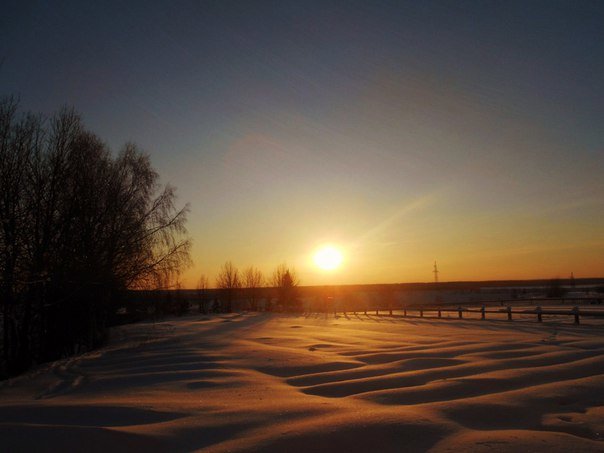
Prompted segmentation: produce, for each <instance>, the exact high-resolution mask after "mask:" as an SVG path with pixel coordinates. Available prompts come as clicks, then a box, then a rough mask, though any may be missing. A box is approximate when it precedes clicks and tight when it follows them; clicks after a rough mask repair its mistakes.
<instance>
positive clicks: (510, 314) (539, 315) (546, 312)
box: [334, 305, 604, 324]
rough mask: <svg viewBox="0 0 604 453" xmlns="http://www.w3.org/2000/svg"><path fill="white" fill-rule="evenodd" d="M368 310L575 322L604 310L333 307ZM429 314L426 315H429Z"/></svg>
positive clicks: (423, 315)
mask: <svg viewBox="0 0 604 453" xmlns="http://www.w3.org/2000/svg"><path fill="white" fill-rule="evenodd" d="M368 311H371V312H373V311H375V314H376V316H380V311H381V312H382V314H383V315H387V316H392V317H399V318H407V317H415V318H426V317H431V318H442V317H443V316H442V315H443V313H455V314H456V315H457V318H459V319H463V318H464V313H478V314H480V319H487V315H495V314H497V315H505V316H506V317H507V320H508V321H512V320H513V319H514V315H535V317H536V320H537V322H543V317H544V316H571V317H573V318H574V322H575V324H580V323H581V316H591V317H601V318H604V310H585V309H580V308H579V307H577V306H575V307H573V308H572V309H570V310H563V309H558V308H547V307H545V308H543V307H541V306H537V307H535V308H532V309H523V308H515V309H514V308H512V307H511V306H507V307H503V308H498V309H488V308H487V307H486V306H484V305H483V306H482V307H479V308H468V307H461V306H460V307H457V308H449V307H406V308H405V307H404V308H402V309H396V311H398V312H400V311H402V312H403V314H402V315H401V314H395V313H393V309H392V308H387V309H380V308H375V309H373V310H357V311H354V310H337V309H336V308H334V315H337V314H338V313H342V314H344V315H346V314H347V313H352V314H354V315H356V314H357V313H359V312H360V313H365V315H368ZM384 312H385V313H384ZM430 314H432V315H431V316H427V315H430Z"/></svg>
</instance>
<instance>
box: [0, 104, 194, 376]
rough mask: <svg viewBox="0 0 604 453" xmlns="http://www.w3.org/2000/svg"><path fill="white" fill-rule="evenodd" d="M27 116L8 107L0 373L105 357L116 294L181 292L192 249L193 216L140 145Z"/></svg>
mask: <svg viewBox="0 0 604 453" xmlns="http://www.w3.org/2000/svg"><path fill="white" fill-rule="evenodd" d="M17 107H18V104H17V102H16V100H15V99H14V98H4V99H2V100H0V308H1V313H2V319H3V322H2V326H1V327H2V338H3V345H2V349H3V351H2V362H1V364H2V367H1V368H2V369H1V370H0V374H15V373H18V372H20V371H22V370H24V369H26V368H27V367H28V366H30V364H31V363H32V362H33V361H36V362H40V361H46V360H53V359H56V358H58V357H63V356H66V355H69V354H73V353H74V352H78V351H81V350H85V349H89V348H93V347H96V346H98V345H99V344H101V343H102V342H103V341H104V339H105V337H106V332H107V318H108V316H109V314H110V312H111V310H112V301H113V300H115V299H116V297H117V294H118V293H119V292H120V291H122V290H124V289H127V288H160V287H169V286H171V285H172V284H173V282H175V281H176V280H177V277H178V275H179V272H180V270H181V269H182V267H183V266H186V265H187V264H188V263H189V249H190V241H189V239H188V237H187V235H186V229H185V222H186V215H187V212H188V206H185V207H183V208H181V209H177V208H176V206H175V203H174V202H175V189H174V188H173V187H171V186H165V187H162V186H161V185H160V184H159V175H158V174H157V172H156V171H155V170H154V169H153V167H152V166H151V163H150V161H149V158H148V156H146V155H145V154H144V153H142V152H141V151H139V150H138V149H137V148H136V146H135V145H133V144H128V145H126V146H125V147H124V148H123V149H122V151H121V152H120V153H119V154H118V155H117V156H116V157H113V156H112V155H111V153H110V151H109V150H108V148H107V146H106V145H105V144H104V143H103V142H102V141H101V140H100V139H99V138H98V137H97V136H95V135H94V134H92V133H91V132H89V131H87V130H86V129H85V127H84V125H83V123H82V121H81V119H80V117H79V116H78V115H77V114H76V113H75V112H74V111H73V110H71V109H67V108H64V109H62V110H61V111H60V112H59V113H58V114H56V115H55V116H54V117H52V118H50V119H49V120H45V119H44V118H42V117H41V116H36V115H32V114H25V115H18V113H17Z"/></svg>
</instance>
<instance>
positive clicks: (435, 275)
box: [432, 261, 438, 283]
mask: <svg viewBox="0 0 604 453" xmlns="http://www.w3.org/2000/svg"><path fill="white" fill-rule="evenodd" d="M432 273H433V274H434V283H438V267H437V266H436V261H434V270H433V271H432Z"/></svg>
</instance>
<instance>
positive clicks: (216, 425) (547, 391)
mask: <svg viewBox="0 0 604 453" xmlns="http://www.w3.org/2000/svg"><path fill="white" fill-rule="evenodd" d="M603 353H604V328H603V327H602V326H598V325H581V326H573V325H568V324H552V323H544V324H537V323H532V322H518V323H508V322H505V321H489V320H487V321H479V320H475V319H468V320H453V319H440V320H439V319H417V318H408V319H399V318H395V319H393V318H389V317H386V316H380V317H376V316H373V315H371V314H370V316H365V315H363V314H359V315H358V316H352V315H349V316H347V317H343V316H339V317H335V318H334V316H333V315H329V316H328V317H327V318H326V317H325V316H324V315H311V316H301V315H276V314H258V313H254V314H233V315H221V316H211V317H187V318H182V319H172V320H168V321H165V322H160V323H156V324H153V323H142V324H135V325H129V326H122V327H120V328H118V329H115V331H114V332H113V340H112V342H111V344H110V345H109V346H107V347H106V348H104V349H102V350H99V351H95V352H92V353H89V354H87V355H84V356H81V357H78V358H73V359H70V360H65V361H62V362H57V363H55V364H52V365H47V366H44V367H41V368H40V369H38V370H36V371H35V372H32V373H30V374H28V375H26V376H21V377H19V378H16V379H13V380H11V381H8V382H4V383H2V384H0V450H1V451H10V452H16V451H103V452H106V451H110V452H112V453H113V452H117V451H132V450H137V451H143V450H144V451H191V450H199V449H201V450H204V451H205V450H207V451H216V452H226V451H273V452H287V453H293V452H317V451H318V452H321V451H324V452H336V451H342V452H357V451H359V452H360V451H380V452H386V451H396V452H400V451H428V450H429V451H435V452H436V451H438V452H440V451H443V452H444V451H473V452H483V451H484V452H487V451H488V452H493V451H514V452H520V451H547V452H569V451H604V440H603V439H604V355H603Z"/></svg>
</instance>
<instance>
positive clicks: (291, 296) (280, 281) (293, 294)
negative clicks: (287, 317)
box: [271, 263, 300, 311]
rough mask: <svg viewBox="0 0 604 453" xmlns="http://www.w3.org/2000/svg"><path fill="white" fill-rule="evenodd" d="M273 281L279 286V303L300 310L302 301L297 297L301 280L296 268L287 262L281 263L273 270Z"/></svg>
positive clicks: (286, 307)
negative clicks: (291, 267)
mask: <svg viewBox="0 0 604 453" xmlns="http://www.w3.org/2000/svg"><path fill="white" fill-rule="evenodd" d="M271 283H272V285H273V287H275V288H277V294H278V298H279V303H280V304H281V305H282V306H283V308H284V309H285V310H288V311H299V310H300V302H299V300H298V299H297V295H298V285H299V284H300V281H299V280H298V277H297V275H296V271H295V270H293V269H290V268H289V267H288V266H287V265H286V264H285V263H283V264H280V265H279V266H277V267H276V268H275V270H274V271H273V275H272V278H271Z"/></svg>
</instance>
